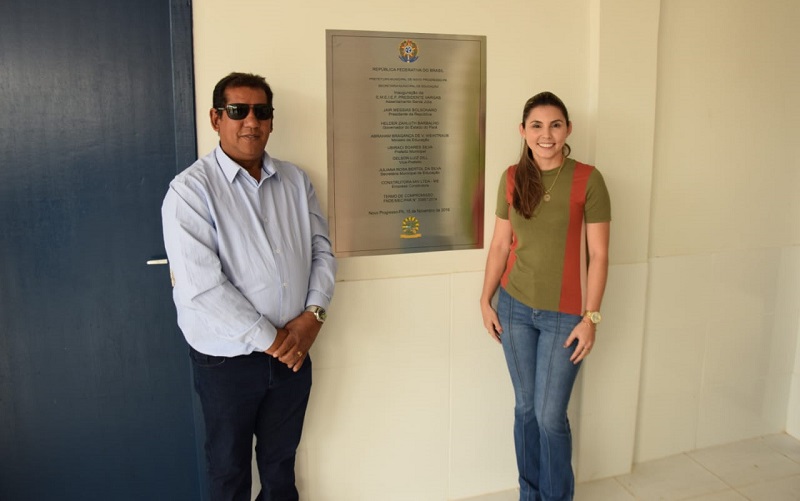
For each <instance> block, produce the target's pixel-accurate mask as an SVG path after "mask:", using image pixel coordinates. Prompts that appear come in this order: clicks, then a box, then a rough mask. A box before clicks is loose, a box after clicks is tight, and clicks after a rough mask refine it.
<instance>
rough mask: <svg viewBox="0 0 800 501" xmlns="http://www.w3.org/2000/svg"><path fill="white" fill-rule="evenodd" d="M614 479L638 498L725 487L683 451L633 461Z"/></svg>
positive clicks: (687, 494)
mask: <svg viewBox="0 0 800 501" xmlns="http://www.w3.org/2000/svg"><path fill="white" fill-rule="evenodd" d="M616 479H617V480H618V481H619V482H620V483H621V484H622V485H623V486H625V488H626V489H627V490H628V491H630V492H631V493H633V495H634V496H635V498H636V499H637V500H641V501H649V500H665V501H666V500H679V499H686V498H690V497H692V496H695V497H697V496H701V495H704V494H714V493H718V492H724V491H725V490H728V489H729V486H727V485H725V483H723V482H722V481H721V480H720V479H719V478H717V477H716V476H714V475H713V474H712V473H710V472H709V471H708V470H706V469H705V468H703V467H702V466H700V465H699V464H698V463H696V462H695V461H693V460H692V459H691V458H690V457H688V456H687V455H685V454H679V455H677V456H671V457H668V458H664V459H657V460H654V461H648V462H646V463H640V464H637V465H635V466H634V467H633V471H632V472H631V473H630V474H628V475H622V476H619V477H616Z"/></svg>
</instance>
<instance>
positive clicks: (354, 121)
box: [326, 30, 486, 256]
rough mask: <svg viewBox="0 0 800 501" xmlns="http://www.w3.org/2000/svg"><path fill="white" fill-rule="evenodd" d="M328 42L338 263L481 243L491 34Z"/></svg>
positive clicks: (332, 212)
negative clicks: (345, 259) (488, 39)
mask: <svg viewBox="0 0 800 501" xmlns="http://www.w3.org/2000/svg"><path fill="white" fill-rule="evenodd" d="M326 37H327V98H328V195H329V196H328V216H329V220H330V233H331V238H332V240H333V247H334V252H335V253H336V255H337V256H366V255H378V254H404V253H410V252H426V251H441V250H458V249H476V248H481V247H483V198H484V196H483V193H484V164H485V150H484V147H485V123H486V120H485V112H486V37H485V36H468V35H432V34H420V33H387V32H371V31H367V32H365V31H337V30H327V32H326Z"/></svg>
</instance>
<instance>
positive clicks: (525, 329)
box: [497, 288, 581, 501]
mask: <svg viewBox="0 0 800 501" xmlns="http://www.w3.org/2000/svg"><path fill="white" fill-rule="evenodd" d="M497 315H498V317H499V319H500V325H501V326H502V327H503V333H502V335H501V336H500V339H501V340H502V343H503V352H504V353H505V356H506V362H507V363H508V371H509V373H510V374H511V383H512V384H513V386H514V398H515V402H516V403H515V407H514V444H515V447H516V452H517V468H518V469H519V489H520V492H519V499H520V501H570V500H572V498H573V494H574V491H575V479H574V475H573V473H572V434H571V432H570V427H569V420H568V419H567V405H568V404H569V397H570V394H571V393H572V386H573V384H574V383H575V378H576V377H577V375H578V369H579V368H580V364H577V365H575V364H573V363H572V362H570V360H569V357H570V355H571V354H572V352H573V350H574V349H575V347H574V344H573V345H572V346H570V347H568V348H564V342H565V341H566V340H567V338H568V337H569V335H570V333H571V332H572V329H573V328H574V327H575V326H576V325H578V322H580V321H581V317H580V316H579V315H569V314H566V313H558V312H554V311H545V310H537V309H534V308H530V307H528V306H526V305H524V304H522V303H520V302H519V301H517V300H516V299H514V298H512V297H511V296H510V295H509V294H508V293H507V292H506V291H505V289H502V288H501V289H500V293H499V301H498V304H497Z"/></svg>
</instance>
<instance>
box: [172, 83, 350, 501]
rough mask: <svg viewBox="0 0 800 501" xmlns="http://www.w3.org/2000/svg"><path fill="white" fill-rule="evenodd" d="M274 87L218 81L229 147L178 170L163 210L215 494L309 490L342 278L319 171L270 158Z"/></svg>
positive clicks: (284, 495) (217, 125)
mask: <svg viewBox="0 0 800 501" xmlns="http://www.w3.org/2000/svg"><path fill="white" fill-rule="evenodd" d="M272 104H273V103H272V90H271V89H270V87H269V85H267V82H266V81H265V80H264V78H263V77H261V76H258V75H252V74H243V73H231V74H230V75H228V76H226V77H225V78H223V79H222V80H220V81H219V83H218V84H217V86H216V87H215V88H214V96H213V108H211V110H210V113H209V115H210V118H211V127H212V128H213V129H214V130H215V131H217V133H218V134H219V146H217V148H216V149H214V151H212V152H211V153H210V154H208V155H207V156H205V157H203V158H201V159H199V160H198V161H197V162H195V163H194V164H193V165H192V166H190V167H189V168H188V169H186V170H184V171H183V172H181V173H180V174H178V175H177V176H176V177H175V179H174V180H173V181H172V182H171V183H170V187H169V191H168V192H167V195H166V197H165V198H164V203H163V206H162V209H161V214H162V220H163V224H164V243H165V245H166V249H167V256H168V258H169V263H170V268H171V271H172V274H173V279H174V287H175V288H174V291H173V298H174V300H175V306H176V308H177V312H178V325H179V326H180V328H181V330H182V331H183V334H184V336H185V337H186V341H187V342H188V343H189V345H190V356H191V359H192V369H193V373H194V386H195V389H196V390H197V393H198V395H199V396H200V401H201V403H202V407H203V416H204V418H205V426H206V458H207V461H208V474H209V480H210V486H211V499H212V500H213V501H220V500H230V501H233V500H245V501H250V489H251V474H250V471H251V462H252V452H251V451H252V442H253V435H255V437H256V460H257V463H258V472H259V476H260V479H261V484H262V490H261V492H260V494H259V495H258V498H257V499H259V500H263V501H278V500H279V501H284V500H296V499H298V493H297V489H296V487H295V476H294V462H295V454H296V450H297V445H298V443H299V441H300V435H301V432H302V427H303V418H304V416H305V411H306V405H307V403H308V397H309V393H310V391H311V360H310V358H308V350H309V348H310V347H311V345H312V344H313V343H314V340H315V339H316V337H317V334H318V333H319V330H320V328H321V327H322V323H323V322H324V321H325V318H326V313H325V309H326V308H327V307H328V305H329V303H330V301H331V296H332V295H333V288H334V275H335V272H336V261H335V258H334V256H333V252H332V250H331V244H330V240H329V238H328V225H327V221H326V219H325V217H324V216H323V214H322V212H321V211H320V208H319V203H318V201H317V196H316V193H315V192H314V188H313V187H312V186H311V182H310V181H309V179H308V176H307V175H306V174H305V173H304V172H303V171H302V170H300V168H298V167H297V166H295V165H293V164H291V163H288V162H284V161H281V160H278V159H275V158H272V157H270V156H269V155H268V154H267V153H266V152H265V151H264V148H265V147H266V145H267V140H268V139H269V136H270V133H271V132H272V130H273V107H272Z"/></svg>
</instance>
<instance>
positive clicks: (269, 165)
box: [214, 145, 280, 183]
mask: <svg viewBox="0 0 800 501" xmlns="http://www.w3.org/2000/svg"><path fill="white" fill-rule="evenodd" d="M214 155H215V157H216V158H217V163H218V164H219V166H220V167H221V168H222V172H223V173H224V174H225V179H227V180H228V182H229V183H232V182H233V180H234V179H236V175H237V174H239V173H240V172H241V173H243V174H247V172H246V171H245V170H244V168H242V166H241V165H239V164H237V163H236V162H234V161H233V159H232V158H231V157H229V156H228V155H227V154H226V153H225V152H224V151H223V150H222V146H220V145H217V148H216V149H215V150H214ZM261 174H262V175H261V181H264V179H267V178H270V177H272V176H274V175H277V174H278V171H277V169H275V164H274V163H273V161H272V157H270V156H269V154H268V153H267V152H266V151H265V152H264V155H263V156H262V157H261ZM248 175H249V174H248ZM277 179H280V176H279V177H278V178H277Z"/></svg>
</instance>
